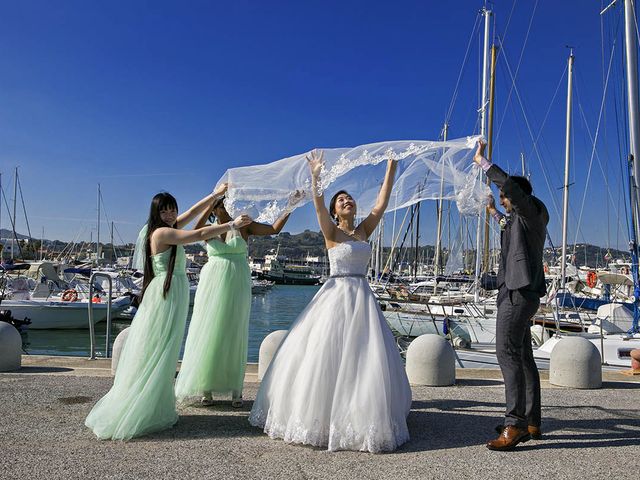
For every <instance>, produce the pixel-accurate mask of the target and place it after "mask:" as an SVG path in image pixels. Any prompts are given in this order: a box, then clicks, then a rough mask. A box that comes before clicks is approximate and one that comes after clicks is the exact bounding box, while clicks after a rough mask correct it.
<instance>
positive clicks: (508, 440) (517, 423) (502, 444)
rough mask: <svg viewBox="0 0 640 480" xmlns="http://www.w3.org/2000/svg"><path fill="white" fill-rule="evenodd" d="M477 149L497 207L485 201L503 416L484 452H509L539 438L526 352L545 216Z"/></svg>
mask: <svg viewBox="0 0 640 480" xmlns="http://www.w3.org/2000/svg"><path fill="white" fill-rule="evenodd" d="M485 146H486V144H485V143H484V142H482V141H480V142H479V143H478V150H477V151H476V154H475V156H474V158H473V160H474V162H476V164H478V165H479V166H480V167H482V169H483V170H484V171H485V173H486V174H487V177H488V178H489V179H490V180H491V181H492V182H493V183H494V184H495V185H496V186H497V187H498V188H499V189H500V205H502V206H503V207H504V209H505V211H506V213H507V215H506V216H505V215H503V214H501V213H500V212H499V211H498V210H496V208H495V200H494V199H493V197H490V199H489V213H490V214H491V216H493V217H494V218H495V219H496V220H497V221H498V223H499V225H500V229H501V237H500V266H499V269H498V289H499V290H498V301H497V303H498V317H497V325H496V327H497V328H496V354H497V357H498V363H499V364H500V369H501V370H502V376H503V378H504V386H505V397H506V414H505V421H504V426H501V427H498V428H497V430H498V431H499V432H500V435H499V436H498V438H496V439H495V440H491V441H489V442H488V443H487V448H489V449H490V450H511V449H513V447H515V446H516V445H517V444H518V443H520V442H526V441H528V440H529V439H531V438H532V437H533V438H540V437H541V432H540V420H541V412H540V376H539V375H538V368H537V367H536V362H535V360H534V358H533V350H532V347H531V330H530V326H531V318H532V317H533V315H534V314H535V313H536V311H537V310H538V307H539V306H540V297H542V296H544V295H545V293H546V285H545V280H544V269H543V268H544V267H543V264H542V254H543V249H544V243H545V237H546V231H547V224H548V223H549V212H548V211H547V207H545V205H544V203H542V202H541V201H540V200H539V199H538V198H536V197H534V196H533V195H532V191H533V189H532V187H531V184H530V183H529V180H527V179H526V178H525V177H516V176H509V175H507V174H506V173H505V172H504V171H503V170H502V169H501V168H500V167H498V166H497V165H493V164H492V163H491V162H489V161H488V160H487V159H486V158H485V157H484V149H485Z"/></svg>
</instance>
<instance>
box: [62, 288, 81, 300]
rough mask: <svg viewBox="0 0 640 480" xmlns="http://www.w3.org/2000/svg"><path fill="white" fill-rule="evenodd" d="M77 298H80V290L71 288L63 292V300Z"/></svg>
mask: <svg viewBox="0 0 640 480" xmlns="http://www.w3.org/2000/svg"><path fill="white" fill-rule="evenodd" d="M76 300H78V292H76V291H75V290H73V289H69V290H65V291H64V292H62V301H63V302H75V301H76Z"/></svg>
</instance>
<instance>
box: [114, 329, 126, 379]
mask: <svg viewBox="0 0 640 480" xmlns="http://www.w3.org/2000/svg"><path fill="white" fill-rule="evenodd" d="M130 331H131V327H127V328H125V329H124V330H122V331H121V332H120V333H119V334H118V336H117V337H116V339H115V340H114V341H113V347H112V348H111V375H115V374H116V370H117V369H118V362H119V361H120V355H121V354H122V350H124V345H125V343H127V338H128V337H129V332H130Z"/></svg>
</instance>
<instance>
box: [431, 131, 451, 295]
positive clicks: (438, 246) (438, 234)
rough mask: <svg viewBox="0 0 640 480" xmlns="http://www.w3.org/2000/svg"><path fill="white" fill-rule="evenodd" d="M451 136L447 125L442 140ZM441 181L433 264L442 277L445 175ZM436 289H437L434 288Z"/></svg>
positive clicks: (436, 273) (435, 272) (436, 272)
mask: <svg viewBox="0 0 640 480" xmlns="http://www.w3.org/2000/svg"><path fill="white" fill-rule="evenodd" d="M448 135H449V124H448V123H445V124H444V127H442V140H443V141H445V142H446V141H447V136H448ZM442 169H443V170H444V164H443V165H442ZM441 177H442V178H441V179H440V198H439V199H438V227H437V229H436V252H435V255H436V258H435V261H434V263H433V273H434V274H435V275H436V277H437V276H438V275H440V271H441V266H440V263H441V253H440V252H441V250H442V207H443V205H444V200H442V195H443V194H444V175H442V176H441ZM434 288H435V287H434Z"/></svg>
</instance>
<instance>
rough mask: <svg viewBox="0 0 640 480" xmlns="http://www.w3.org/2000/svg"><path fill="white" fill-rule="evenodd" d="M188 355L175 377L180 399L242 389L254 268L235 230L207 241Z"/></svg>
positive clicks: (186, 354) (235, 392)
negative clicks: (205, 260)
mask: <svg viewBox="0 0 640 480" xmlns="http://www.w3.org/2000/svg"><path fill="white" fill-rule="evenodd" d="M206 248H207V254H208V255H209V260H208V261H207V263H206V265H205V266H204V267H203V268H202V271H201V272H200V281H199V282H198V290H197V291H196V296H195V300H194V304H193V315H192V316H191V323H190V325H189V333H188V334H187V342H186V344H185V349H184V357H183V359H182V365H181V366H180V373H179V374H178V379H177V380H176V398H177V400H178V402H179V403H189V402H192V401H197V400H200V399H201V398H202V397H203V396H205V395H208V394H210V393H214V392H215V393H219V394H227V393H231V394H233V395H234V396H236V397H239V396H241V394H242V385H243V382H244V371H245V367H246V364H247V348H248V342H249V313H250V311H251V271H250V269H249V264H248V262H247V243H246V242H245V241H244V239H243V238H242V237H241V236H240V235H239V234H238V233H237V232H233V233H229V234H227V238H226V243H225V242H223V241H222V240H219V239H212V240H209V241H208V242H207V244H206Z"/></svg>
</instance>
